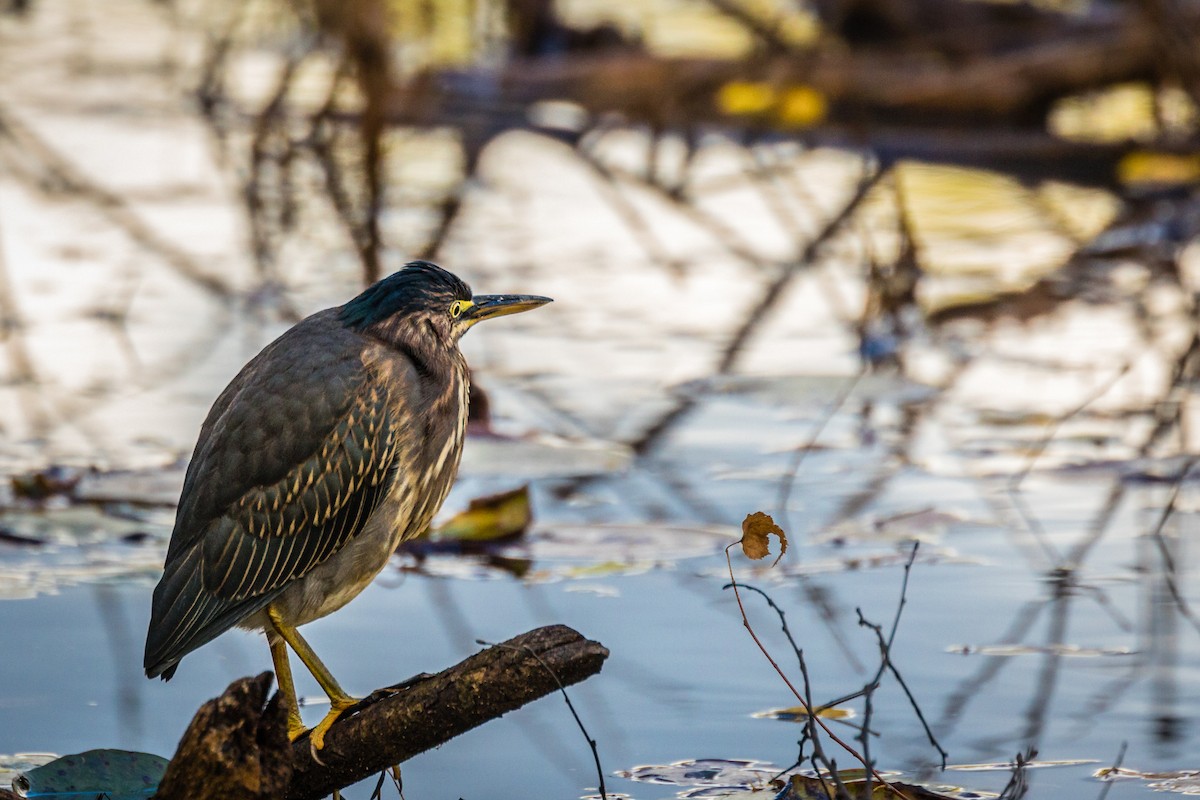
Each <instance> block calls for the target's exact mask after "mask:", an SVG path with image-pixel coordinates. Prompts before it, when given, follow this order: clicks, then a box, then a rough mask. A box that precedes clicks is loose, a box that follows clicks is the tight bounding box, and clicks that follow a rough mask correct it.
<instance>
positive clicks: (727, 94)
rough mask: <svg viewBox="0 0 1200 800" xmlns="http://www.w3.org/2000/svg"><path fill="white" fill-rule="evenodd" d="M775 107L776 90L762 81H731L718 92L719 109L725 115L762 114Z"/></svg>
mask: <svg viewBox="0 0 1200 800" xmlns="http://www.w3.org/2000/svg"><path fill="white" fill-rule="evenodd" d="M774 105H775V90H774V89H773V88H771V86H770V84H766V83H763V82H761V81H730V82H729V83H727V84H725V85H723V86H722V87H721V88H720V89H718V90H717V107H718V108H719V109H720V110H721V112H722V113H724V114H733V115H735V116H748V115H751V114H761V113H763V112H764V111H766V110H768V109H770V108H771V107H772V106H774Z"/></svg>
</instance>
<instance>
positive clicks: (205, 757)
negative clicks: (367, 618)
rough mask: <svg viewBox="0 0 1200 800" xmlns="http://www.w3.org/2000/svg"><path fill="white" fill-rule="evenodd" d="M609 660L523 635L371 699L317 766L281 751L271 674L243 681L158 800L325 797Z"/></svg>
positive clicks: (541, 631)
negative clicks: (268, 697)
mask: <svg viewBox="0 0 1200 800" xmlns="http://www.w3.org/2000/svg"><path fill="white" fill-rule="evenodd" d="M607 657H608V650H607V649H605V648H604V646H603V645H601V644H600V643H599V642H594V641H590V640H588V639H585V638H583V636H581V635H580V634H579V633H577V632H576V631H574V630H572V629H570V628H568V627H566V626H563V625H551V626H548V627H545V628H538V629H537V630H534V631H530V632H528V633H524V634H521V635H520V636H517V637H515V638H513V639H510V640H509V641H507V642H504V643H503V644H499V645H495V646H493V647H490V648H488V649H486V650H483V651H481V652H479V653H476V654H475V655H473V656H471V657H470V658H468V659H466V660H465V661H463V662H462V663H460V664H458V665H456V666H454V667H450V668H449V669H446V670H444V671H442V672H440V673H438V674H437V675H432V676H428V677H425V678H422V679H420V680H418V681H415V682H413V683H411V684H409V685H401V686H399V687H390V688H388V689H380V690H378V691H376V692H374V693H372V694H371V695H370V696H369V697H367V698H365V699H364V700H363V701H362V702H360V703H359V704H358V705H357V706H355V707H354V708H352V709H350V710H349V711H347V712H346V713H345V715H343V716H342V717H341V719H339V720H338V721H337V723H336V724H334V725H333V727H332V728H330V730H329V733H328V734H327V735H326V737H325V747H324V749H322V750H321V752H320V758H321V761H320V762H318V761H316V760H315V759H314V758H313V756H312V752H311V750H310V747H309V740H308V737H307V736H303V737H301V738H300V739H298V740H297V741H296V742H294V743H291V744H289V743H288V741H287V734H286V728H287V720H286V714H285V712H284V709H283V704H282V703H281V702H280V700H279V695H278V694H276V695H275V697H273V698H272V699H271V701H270V702H269V703H265V700H266V696H267V692H268V690H269V688H270V685H271V678H272V676H271V673H269V672H266V673H263V674H262V675H259V676H258V677H256V678H243V679H241V680H238V681H235V682H234V683H233V684H231V685H230V687H229V688H228V689H227V690H226V692H225V694H223V695H221V696H220V697H218V698H216V699H214V700H210V701H209V702H208V703H205V704H204V706H202V707H201V708H200V711H198V712H197V714H196V717H195V718H194V719H193V720H192V723H191V725H190V726H189V727H188V729H187V732H186V733H184V735H183V739H182V740H181V741H180V743H179V749H178V750H177V751H176V753H175V757H174V758H172V759H171V763H170V764H169V765H168V767H167V773H166V775H165V776H164V777H163V781H162V784H161V788H160V789H159V792H158V794H157V795H155V798H156V800H216V798H220V799H221V800H281V799H282V798H287V799H288V800H316V799H317V798H322V797H327V796H329V795H330V794H331V793H332V792H333V790H335V789H340V788H342V787H345V786H349V785H351V784H353V783H356V782H358V781H360V780H362V779H364V778H367V777H369V776H371V775H374V774H377V773H379V772H381V771H383V770H385V769H387V768H388V767H390V766H392V765H394V764H399V763H400V762H402V761H405V760H406V759H409V758H411V757H412V756H415V755H417V754H418V753H421V752H424V751H425V750H428V749H430V748H433V747H437V746H438V745H440V744H443V743H445V742H447V741H449V740H450V739H452V738H454V737H455V736H457V735H459V734H460V733H464V732H466V731H468V730H470V729H472V728H475V727H477V726H479V725H481V724H483V723H484V722H487V721H488V720H490V719H495V718H496V717H499V716H502V715H503V714H506V713H508V712H509V711H512V710H514V709H516V708H519V707H520V706H523V705H525V704H526V703H528V702H530V701H532V700H536V699H538V698H539V697H542V696H544V695H547V694H549V693H551V692H553V691H554V690H556V689H558V688H559V687H560V686H568V685H570V684H573V683H578V682H579V681H581V680H583V679H585V678H588V677H590V676H591V675H594V674H596V673H597V672H599V671H600V667H601V666H602V665H603V663H604V660H605V659H606V658H607ZM264 703H265V708H264ZM0 800H3V798H0Z"/></svg>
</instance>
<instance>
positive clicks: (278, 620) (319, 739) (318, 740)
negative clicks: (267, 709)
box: [267, 606, 358, 750]
mask: <svg viewBox="0 0 1200 800" xmlns="http://www.w3.org/2000/svg"><path fill="white" fill-rule="evenodd" d="M267 617H268V618H269V619H270V620H271V626H272V627H274V628H275V631H276V632H277V633H278V634H279V635H280V636H281V637H283V640H284V641H285V642H287V643H288V645H290V646H291V648H292V650H294V651H295V652H296V655H298V656H299V657H300V660H301V661H303V662H304V666H306V667H308V671H309V672H311V673H312V676H313V677H314V678H316V679H317V683H319V684H321V688H322V689H324V690H325V694H327V695H329V705H330V706H331V708H330V709H329V713H328V714H326V715H325V718H324V719H322V720H321V721H320V722H318V723H317V725H316V727H315V728H313V729H312V734H311V735H310V736H309V741H310V742H311V743H312V746H313V749H314V750H320V749H321V748H322V747H324V746H325V733H326V732H327V731H328V730H329V727H330V726H331V725H333V723H334V722H336V721H337V718H338V717H340V716H341V715H342V712H343V711H345V710H346V709H347V708H350V706H352V705H354V704H355V703H357V702H358V700H357V699H356V698H354V697H351V696H350V695H349V694H347V693H346V690H345V689H343V688H342V687H341V686H340V685H339V684H338V682H337V680H336V679H334V677H333V675H331V674H330V672H329V669H328V668H327V667H326V666H325V665H324V664H323V663H321V659H319V658H317V654H316V653H314V652H313V649H312V648H311V647H309V646H308V642H306V641H304V637H303V636H301V635H300V631H298V630H296V629H295V628H294V627H293V626H291V625H288V624H287V623H286V622H284V621H283V617H282V616H281V615H280V614H279V611H278V610H277V609H276V608H275V607H274V606H268V607H267ZM272 652H274V651H272ZM289 677H290V676H289ZM294 692H295V689H293V693H294ZM289 735H290V725H289Z"/></svg>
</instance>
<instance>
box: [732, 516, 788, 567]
mask: <svg viewBox="0 0 1200 800" xmlns="http://www.w3.org/2000/svg"><path fill="white" fill-rule="evenodd" d="M771 534H774V535H775V536H777V537H779V557H780V558H782V557H783V554H784V553H786V552H787V544H788V543H787V534H785V533H784V532H783V529H782V528H780V527H779V526H778V525H776V524H775V520H773V519H771V515H770V514H764V513H763V512H761V511H755V512H754V513H753V514H747V515H746V519H745V520H743V521H742V552H743V553H745V554H746V557H747V558H753V559H756V560H757V559H760V558H765V557H766V556H769V555H770V554H771V547H770V540H769V539H768V537H769V536H771ZM778 560H779V559H776V561H778Z"/></svg>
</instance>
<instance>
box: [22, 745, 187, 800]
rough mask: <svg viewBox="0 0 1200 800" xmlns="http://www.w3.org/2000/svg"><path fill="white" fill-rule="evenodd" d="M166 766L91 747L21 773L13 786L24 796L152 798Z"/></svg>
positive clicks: (131, 754)
mask: <svg viewBox="0 0 1200 800" xmlns="http://www.w3.org/2000/svg"><path fill="white" fill-rule="evenodd" d="M166 769H167V759H165V758H162V757H161V756H156V755H151V754H150V753H135V752H131V751H128V750H88V751H87V752H85V753H75V754H74V755H69V756H63V757H62V758H58V759H55V760H54V761H51V762H50V763H49V764H44V765H43V766H40V767H35V768H33V769H31V770H29V771H27V772H22V773H19V774H18V775H17V777H16V778H14V779H13V789H15V790H16V792H17V794H19V795H21V796H22V797H44V798H64V800H65V798H67V797H73V796H78V795H93V794H94V795H97V796H104V797H106V798H108V800H140V798H145V797H151V796H152V795H153V794H154V792H155V790H156V789H157V788H158V782H159V781H160V780H162V776H163V773H164V772H165V771H166Z"/></svg>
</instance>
